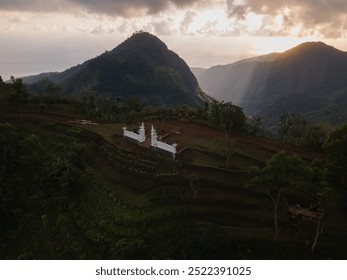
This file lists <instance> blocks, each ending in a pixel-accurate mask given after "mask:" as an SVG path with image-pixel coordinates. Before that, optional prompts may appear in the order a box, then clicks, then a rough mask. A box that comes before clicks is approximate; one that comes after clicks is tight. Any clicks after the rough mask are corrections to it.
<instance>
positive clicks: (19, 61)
mask: <svg viewBox="0 0 347 280" xmlns="http://www.w3.org/2000/svg"><path fill="white" fill-rule="evenodd" d="M138 30H144V31H148V32H151V33H153V34H155V35H157V36H158V37H159V38H160V39H161V40H162V41H164V42H165V43H166V44H167V45H168V47H169V48H170V49H171V50H173V51H175V52H176V53H178V54H179V55H180V56H181V57H182V58H183V59H184V60H185V61H186V62H187V63H188V64H189V66H199V67H209V66H212V65H216V64H227V63H231V62H234V61H236V60H238V59H242V58H246V57H252V56H256V55H260V54H266V53H270V52H274V51H283V50H286V49H288V48H291V47H293V46H295V45H297V44H299V43H301V42H304V41H324V42H326V43H327V44H330V45H333V46H335V47H336V48H339V49H341V50H344V51H347V1H345V0H288V1H282V0H214V1H210V0H0V50H1V51H0V75H1V76H2V77H3V79H8V78H9V77H10V75H13V76H15V77H20V76H23V75H29V74H35V73H41V72H47V71H62V70H65V69H66V68H68V67H71V66H74V65H76V64H78V63H82V62H84V61H85V60H87V59H90V58H92V57H95V56H97V55H99V54H101V53H103V52H104V51H105V50H111V49H113V48H114V47H116V46H117V45H118V44H119V43H121V42H122V41H124V40H125V39H126V38H127V37H129V36H131V34H132V33H134V32H135V31H138Z"/></svg>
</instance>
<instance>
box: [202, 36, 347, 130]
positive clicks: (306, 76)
mask: <svg viewBox="0 0 347 280" xmlns="http://www.w3.org/2000/svg"><path fill="white" fill-rule="evenodd" d="M346 76H347V53H346V52H343V51H340V50H337V49H335V48H333V47H331V46H328V45H326V44H324V43H322V42H307V43H303V44H301V45H299V46H297V47H295V48H292V49H290V50H288V51H285V52H283V53H274V54H270V55H267V56H262V57H258V58H253V59H248V60H242V61H239V62H236V63H233V64H229V65H224V66H215V67H212V68H210V69H207V70H206V71H204V72H203V73H202V74H201V75H198V76H197V77H198V81H199V84H200V85H201V87H202V88H203V90H205V91H206V92H208V94H210V95H211V96H213V97H214V98H216V99H219V100H225V101H231V102H233V103H235V104H236V105H239V106H241V107H243V108H244V109H245V112H246V113H247V114H250V115H255V114H256V115H259V116H261V117H263V118H264V119H265V120H267V121H268V122H270V123H271V122H273V120H277V119H278V117H279V116H281V115H283V114H285V113H289V112H291V113H298V114H302V115H303V116H305V117H306V118H308V119H312V120H314V121H317V120H319V121H330V122H332V123H334V124H340V123H342V122H343V120H346V118H347V112H346V104H347V94H346V93H347V79H346Z"/></svg>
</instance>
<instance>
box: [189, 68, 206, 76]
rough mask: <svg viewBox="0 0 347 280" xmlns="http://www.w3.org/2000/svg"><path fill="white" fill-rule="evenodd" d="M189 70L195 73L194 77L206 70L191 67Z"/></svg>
mask: <svg viewBox="0 0 347 280" xmlns="http://www.w3.org/2000/svg"><path fill="white" fill-rule="evenodd" d="M190 70H191V71H192V73H193V74H194V75H195V77H197V76H199V75H201V74H202V73H204V72H205V71H206V70H207V68H201V67H191V68H190Z"/></svg>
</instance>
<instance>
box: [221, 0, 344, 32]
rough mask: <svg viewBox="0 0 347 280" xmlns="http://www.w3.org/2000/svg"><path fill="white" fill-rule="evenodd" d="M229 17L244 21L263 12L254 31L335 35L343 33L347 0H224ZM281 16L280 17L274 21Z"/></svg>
mask: <svg viewBox="0 0 347 280" xmlns="http://www.w3.org/2000/svg"><path fill="white" fill-rule="evenodd" d="M226 1H227V14H228V16H229V18H233V19H235V20H238V21H246V20H247V15H249V14H251V13H253V14H256V15H263V16H264V22H263V25H262V27H261V28H259V30H258V32H259V34H260V35H261V34H262V33H271V32H272V33H273V34H274V35H285V36H286V35H293V30H296V31H297V30H298V28H300V32H299V34H298V35H301V36H310V35H315V36H322V37H326V38H337V37H342V36H346V35H347V19H346V16H345V14H346V12H347V1H344V0H329V1H326V0H307V1H302V0H288V1H274V0H226ZM279 17H281V19H282V20H281V21H276V18H277V19H278V18H279Z"/></svg>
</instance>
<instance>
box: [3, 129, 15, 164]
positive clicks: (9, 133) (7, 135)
mask: <svg viewBox="0 0 347 280" xmlns="http://www.w3.org/2000/svg"><path fill="white" fill-rule="evenodd" d="M17 137H18V135H17V132H16V128H15V127H14V126H13V125H12V124H9V123H0V145H1V146H2V161H3V162H4V163H6V161H7V158H8V154H9V152H10V150H11V149H12V147H14V145H15V143H16V142H17Z"/></svg>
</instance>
